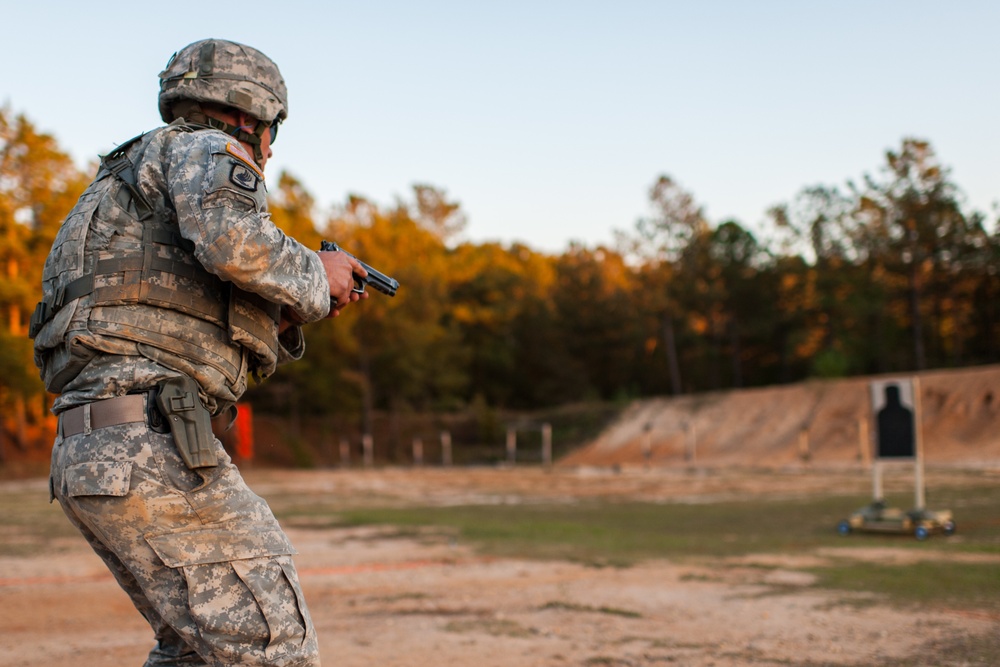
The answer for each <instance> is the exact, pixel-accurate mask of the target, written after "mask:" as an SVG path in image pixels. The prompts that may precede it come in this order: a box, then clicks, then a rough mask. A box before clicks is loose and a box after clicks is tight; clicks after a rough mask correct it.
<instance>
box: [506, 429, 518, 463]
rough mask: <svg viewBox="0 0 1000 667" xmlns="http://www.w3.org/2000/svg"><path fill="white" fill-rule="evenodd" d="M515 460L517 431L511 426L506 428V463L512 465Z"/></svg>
mask: <svg viewBox="0 0 1000 667" xmlns="http://www.w3.org/2000/svg"><path fill="white" fill-rule="evenodd" d="M516 460H517V431H515V430H514V428H513V427H512V426H509V427H507V463H509V464H511V465H514V462H515V461H516Z"/></svg>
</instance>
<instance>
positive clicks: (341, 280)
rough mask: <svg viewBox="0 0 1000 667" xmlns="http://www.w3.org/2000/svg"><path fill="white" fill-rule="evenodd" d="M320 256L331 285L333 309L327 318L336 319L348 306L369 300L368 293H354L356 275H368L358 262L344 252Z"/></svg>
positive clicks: (326, 253) (325, 253)
mask: <svg viewBox="0 0 1000 667" xmlns="http://www.w3.org/2000/svg"><path fill="white" fill-rule="evenodd" d="M318 254H319V258H320V261H322V262H323V269H324V270H325V271H326V279H327V281H328V282H329V283H330V305H331V308H330V314H329V315H328V316H327V317H336V316H338V315H340V311H341V310H343V309H344V306H346V305H347V304H349V303H352V302H354V301H357V300H358V299H362V298H364V299H367V298H368V293H367V292H366V293H364V294H358V293H357V292H355V291H354V274H357V275H359V276H361V277H362V278H363V277H365V276H367V275H368V272H367V271H366V270H365V268H364V267H363V266H361V264H360V263H359V262H358V260H356V259H355V258H354V257H351V256H350V255H348V254H347V253H343V252H324V251H320V252H319V253H318Z"/></svg>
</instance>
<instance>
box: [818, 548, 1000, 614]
mask: <svg viewBox="0 0 1000 667" xmlns="http://www.w3.org/2000/svg"><path fill="white" fill-rule="evenodd" d="M810 571H811V572H813V573H814V574H816V576H817V577H819V581H818V582H817V585H818V586H820V587H823V588H835V589H838V590H846V591H853V592H874V593H877V594H879V595H883V596H885V597H887V598H888V599H889V600H892V601H893V602H894V603H897V604H912V605H918V606H924V605H934V606H946V607H955V608H969V607H973V608H978V609H984V610H990V611H1000V564H998V563H961V564H954V563H949V562H946V561H938V560H934V561H922V562H918V563H911V564H908V565H891V566H890V565H878V564H873V563H863V564H858V563H851V564H844V565H838V566H834V567H824V568H812V569H810Z"/></svg>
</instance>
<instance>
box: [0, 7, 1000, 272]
mask: <svg viewBox="0 0 1000 667" xmlns="http://www.w3.org/2000/svg"><path fill="white" fill-rule="evenodd" d="M6 4H7V5H8V6H7V7H6V8H5V9H4V10H3V14H2V15H3V24H4V28H5V29H4V35H3V39H0V62H2V63H3V66H2V71H3V75H2V76H0V104H5V103H6V104H9V105H10V106H11V107H12V108H13V110H15V111H18V112H24V113H26V114H27V115H28V116H29V117H30V118H31V119H32V120H33V121H34V122H35V123H36V124H37V125H38V126H40V128H41V129H43V130H45V131H48V132H51V133H53V134H54V135H55V136H56V137H57V139H58V140H59V142H60V144H61V145H62V146H63V147H64V148H66V149H67V150H68V151H69V152H70V154H71V155H72V156H73V157H74V158H75V159H76V160H77V162H79V163H80V164H81V165H82V164H84V163H86V162H87V161H88V160H89V159H91V158H93V157H94V156H96V155H97V154H98V153H102V152H107V150H109V149H110V148H112V147H113V146H114V145H115V144H116V143H118V142H120V141H124V140H126V139H128V138H130V137H132V136H133V135H135V134H138V133H139V132H141V131H144V130H147V129H151V128H153V127H155V126H157V125H158V124H159V123H160V121H159V117H158V115H157V110H156V94H157V85H158V82H157V78H156V75H157V73H158V72H159V71H160V70H161V69H162V67H163V65H165V64H166V61H167V59H168V58H169V56H170V55H171V53H173V52H174V51H176V50H178V49H180V48H181V47H183V46H184V45H186V44H188V43H190V42H192V41H195V40H197V39H201V38H204V37H222V38H226V39H232V40H235V41H239V42H244V43H246V44H250V45H252V46H255V47H257V48H259V49H260V50H262V51H264V52H265V53H267V54H268V55H270V56H271V57H272V58H273V59H274V60H275V61H276V62H277V63H278V65H279V67H280V68H281V70H282V73H283V74H284V76H285V79H286V81H287V83H288V86H289V97H290V102H289V107H290V118H289V121H288V122H287V123H286V124H285V125H283V126H282V128H281V134H280V137H279V139H278V141H277V142H276V145H275V147H274V149H275V156H274V158H273V160H272V162H271V163H269V164H268V173H269V175H270V176H271V177H276V176H277V174H278V172H279V171H280V170H281V169H287V170H288V171H290V172H291V173H293V174H294V175H295V176H297V177H298V178H300V179H301V180H302V181H303V182H304V183H305V185H306V187H307V188H308V189H309V191H310V192H312V193H313V194H314V195H315V196H316V198H317V200H318V201H319V203H320V204H321V205H322V206H323V207H329V206H330V205H332V204H335V203H340V202H343V201H344V200H345V198H346V196H347V194H348V193H357V194H361V195H365V196H367V197H369V198H371V199H373V200H374V201H376V202H378V203H379V204H383V205H388V204H391V203H392V202H393V201H394V200H395V198H396V197H398V196H402V197H405V198H409V197H410V186H411V185H412V184H413V183H429V184H432V185H435V186H437V187H440V188H443V189H445V190H446V191H447V192H448V195H449V196H450V197H451V198H453V199H456V200H458V201H459V202H461V204H462V207H463V209H464V210H465V212H466V214H467V215H468V218H469V224H468V226H467V228H466V235H465V236H466V238H469V239H471V240H473V241H477V242H482V241H486V240H500V241H503V242H505V243H506V242H511V241H513V240H520V241H523V242H525V243H527V244H528V245H529V246H531V247H533V248H535V249H538V250H543V251H552V252H561V251H562V250H564V249H565V247H566V245H567V243H568V242H569V241H570V240H577V241H581V242H583V243H585V244H587V245H589V246H594V245H597V244H599V243H610V242H611V241H612V239H613V230H615V229H619V230H628V229H631V228H632V227H633V225H634V223H635V220H636V219H637V218H638V217H640V216H642V215H644V214H646V213H647V212H648V207H647V191H648V188H649V186H650V185H651V184H652V182H653V181H654V180H655V179H656V177H657V176H658V175H659V174H661V173H666V174H669V175H671V176H672V177H673V178H674V179H675V180H677V181H678V182H679V183H680V184H681V185H682V186H683V187H685V188H686V189H688V190H689V191H691V192H692V193H693V194H694V196H695V197H696V199H697V200H698V201H699V202H700V203H702V204H703V205H704V206H705V210H706V212H707V214H708V216H709V219H710V220H712V221H713V222H720V221H722V220H724V219H727V218H736V219H738V220H739V221H740V222H741V223H743V224H744V225H746V226H748V227H749V228H750V229H751V230H757V229H759V223H760V222H761V220H762V219H763V218H764V215H765V211H766V210H767V208H768V207H770V206H771V205H774V204H777V203H780V202H787V201H789V200H791V199H792V198H793V197H794V196H795V194H796V193H797V192H798V191H799V190H800V189H801V188H803V187H804V186H807V185H815V184H826V185H838V186H840V185H843V184H844V183H845V182H846V181H847V180H848V179H855V180H856V179H859V178H860V177H861V175H862V174H864V173H866V172H867V173H877V172H878V170H879V169H880V168H881V167H882V165H883V163H884V157H883V156H884V152H885V150H886V149H892V148H896V147H898V146H899V145H900V142H901V140H902V138H903V137H907V136H915V137H918V138H923V139H928V140H930V141H931V143H932V145H933V146H934V148H935V149H936V150H937V152H938V154H939V156H940V157H941V159H942V161H943V162H944V164H945V165H947V166H949V167H951V169H952V176H953V179H954V180H955V181H956V182H957V183H958V185H959V186H960V187H961V188H962V190H963V192H964V193H965V195H966V196H967V201H968V207H967V208H968V209H970V210H971V209H976V210H980V211H982V212H984V213H986V214H988V216H989V219H990V220H991V221H993V220H995V219H996V213H995V211H994V208H993V207H994V203H995V202H996V201H997V200H1000V129H998V127H997V116H998V115H1000V85H998V83H1000V82H998V80H997V79H998V76H997V73H996V72H997V67H998V65H1000V39H998V38H997V30H998V27H1000V2H994V1H987V0H975V1H966V2H963V1H960V0H959V1H956V2H927V1H924V0H912V1H909V2H902V1H895V0H891V1H889V0H887V1H878V0H868V1H866V2H862V1H855V0H847V1H844V2H808V1H806V0H801V1H796V2H792V1H769V0H760V1H758V2H735V1H730V2H724V1H721V0H718V1H704V2H691V1H689V2H669V1H662V2H652V1H639V0H634V1H630V0H616V1H615V2H590V1H579V0H578V1H576V2H568V1H551V2H546V1H544V0H535V1H534V2H524V1H521V0H507V1H506V2H502V3H501V2H469V1H468V0H466V1H464V2H460V1H452V0H430V1H426V2H401V1H391V0H369V1H366V2H352V3H347V2H340V1H336V0H333V1H327V2H323V3H320V2H302V1H299V0H283V1H281V2H269V3H262V2H257V1H255V0H249V1H244V2H240V3H235V4H233V5H231V6H229V8H228V9H226V10H225V11H222V10H221V9H220V8H221V7H223V6H224V5H221V4H216V3H205V4H204V5H202V7H203V9H200V10H196V9H191V7H192V5H190V4H186V5H185V4H182V3H178V4H170V3H156V4H153V3H144V2H137V1H132V2H108V1H100V0H95V1H92V2H87V3H81V2H76V1H74V2H44V1H41V0H38V1H36V2H34V3H22V2H18V3H12V2H9V3H6ZM157 5H159V6H160V7H163V8H164V9H157V8H156V7H157Z"/></svg>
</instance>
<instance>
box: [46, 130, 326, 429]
mask: <svg viewBox="0 0 1000 667" xmlns="http://www.w3.org/2000/svg"><path fill="white" fill-rule="evenodd" d="M133 151H134V154H133V155H131V157H132V158H133V162H137V168H136V176H137V181H138V185H139V187H140V188H141V190H142V192H143V193H144V195H145V196H146V198H147V199H148V201H149V202H150V203H151V205H152V208H153V217H152V220H146V221H140V220H139V219H138V216H137V214H136V212H135V209H134V206H132V205H129V204H128V200H127V198H123V197H122V192H123V189H124V188H123V186H122V184H121V182H120V181H119V180H118V179H116V178H114V177H111V176H110V175H107V172H104V175H103V176H102V175H99V176H98V178H97V179H96V180H95V182H94V183H93V184H91V186H90V187H89V188H88V189H87V190H86V191H85V192H84V194H83V195H82V196H81V198H80V200H79V202H78V203H77V206H76V207H75V208H74V209H73V211H71V213H70V215H69V217H68V218H67V219H66V221H65V222H64V224H63V226H62V228H61V229H60V230H59V233H58V235H57V237H56V241H55V243H54V244H53V249H52V251H51V253H50V254H49V257H48V259H47V261H46V265H45V270H44V274H43V292H44V298H45V300H47V301H49V302H52V301H55V300H56V295H57V294H59V292H60V290H61V289H63V288H64V286H65V285H66V284H68V283H69V282H70V281H71V280H73V279H74V278H78V277H79V276H80V275H83V274H86V273H88V272H95V271H96V277H95V280H94V286H95V291H94V293H93V294H90V295H86V296H84V297H82V298H79V299H76V300H74V301H71V302H70V303H68V304H65V305H64V306H63V307H62V308H61V309H60V310H59V311H58V312H57V313H56V315H55V317H54V318H53V319H52V320H51V321H49V322H48V323H47V324H46V325H45V326H44V327H43V328H42V329H41V331H40V332H39V334H38V335H37V336H36V337H35V359H36V363H37V364H38V365H39V367H40V368H41V371H42V377H43V379H44V380H45V382H46V386H47V388H48V389H49V390H50V391H52V392H61V396H60V397H59V398H58V399H57V401H56V404H55V406H54V409H55V411H56V412H60V411H62V410H64V409H66V408H69V407H72V406H73V405H78V404H81V403H86V402H90V401H93V400H99V399H103V398H109V397H112V396H116V395H121V394H122V393H125V392H127V391H128V390H130V389H141V388H149V387H151V386H153V385H154V384H156V382H158V381H159V380H160V379H163V378H165V377H170V376H173V375H177V374H178V373H183V374H186V375H190V376H192V377H194V378H195V379H196V380H198V382H199V384H200V386H201V389H202V391H203V396H202V398H203V400H205V403H206V406H207V407H208V408H209V410H210V411H211V412H212V413H213V414H214V413H217V412H219V411H221V410H222V409H224V408H225V406H227V405H230V404H232V403H234V402H235V401H236V400H237V399H238V398H239V397H240V396H241V395H242V394H243V392H244V391H245V390H246V385H247V374H248V373H249V372H255V373H257V374H258V375H260V376H262V377H266V376H267V375H269V374H271V373H272V372H273V371H274V368H275V366H276V365H277V364H279V363H284V362H287V361H290V360H293V359H297V358H300V357H301V356H302V353H303V351H304V343H303V339H302V336H301V330H300V329H299V328H297V327H292V328H290V329H288V330H287V331H286V332H285V334H284V335H283V336H282V338H281V340H279V339H278V337H277V323H276V322H275V321H274V320H273V319H271V318H270V317H267V316H265V315H264V313H265V312H266V311H265V309H266V308H267V307H268V306H269V305H273V306H274V308H275V310H277V308H278V307H286V308H288V309H290V310H291V311H292V312H293V313H294V314H295V316H296V317H297V318H298V319H299V320H301V321H302V322H311V321H315V320H318V319H321V318H322V317H324V316H326V315H327V314H328V312H329V310H330V295H329V285H328V284H327V280H326V274H325V272H324V271H323V267H322V264H321V262H320V260H319V257H318V255H317V254H316V253H315V252H313V251H312V250H310V249H308V248H305V247H304V246H302V245H301V244H300V243H298V242H297V241H295V240H294V239H291V238H290V237H288V236H286V235H285V234H284V233H283V232H282V231H281V230H279V229H278V228H277V227H276V226H275V225H274V224H273V223H272V222H271V220H270V214H269V213H268V212H267V201H266V188H265V187H264V180H263V174H261V173H260V172H259V171H258V170H257V168H256V165H255V164H254V163H253V161H252V159H251V158H250V157H249V156H248V155H246V153H245V152H244V151H243V149H242V148H241V147H240V146H239V144H238V143H237V142H235V141H234V140H233V139H232V138H231V137H228V136H227V135H225V134H224V133H222V132H220V131H217V130H210V129H202V130H198V131H191V128H190V127H187V126H185V125H183V124H181V123H175V124H172V125H170V126H167V127H166V128H161V129H160V130H156V131H154V132H153V133H151V134H150V135H149V136H147V137H146V138H145V139H144V141H143V142H140V144H138V145H137V146H136V147H134V148H133V149H130V153H133ZM140 153H141V155H140ZM123 201H125V202H126V203H125V204H124V205H123V203H122V202H123ZM151 229H162V230H167V231H168V232H169V233H173V234H174V235H175V236H176V237H177V240H178V241H177V242H179V243H180V245H174V246H171V245H164V244H155V243H152V242H151V241H150V236H149V235H150V230H151ZM149 253H156V259H157V260H158V261H159V262H161V264H165V265H168V266H171V267H179V268H172V269H171V270H168V271H164V272H161V273H158V274H155V275H154V276H153V277H152V278H150V277H149V276H146V275H144V274H142V273H141V272H140V271H136V270H131V271H130V270H129V269H130V268H131V269H134V268H135V267H127V266H126V267H124V268H123V269H122V270H120V271H113V270H108V271H105V272H101V271H100V270H99V269H100V267H101V266H102V265H105V264H107V265H110V266H112V267H114V268H115V269H118V268H122V267H120V266H118V265H116V264H114V263H115V262H116V261H117V262H121V261H122V257H123V256H135V257H141V256H143V255H146V254H149ZM171 271H174V272H173V273H171ZM139 283H144V284H143V285H141V289H142V290H143V292H142V294H143V296H141V297H139V298H138V299H136V298H134V293H130V295H129V296H128V297H127V298H125V297H121V298H116V296H115V295H117V294H118V292H116V291H115V290H124V289H125V287H124V286H126V285H129V284H131V285H132V286H133V287H134V289H140V285H139ZM156 294H159V295H160V296H159V297H157V296H156ZM101 295H105V296H104V297H101ZM107 295H111V296H107ZM231 295H232V296H231ZM102 299H103V300H102ZM158 299H159V300H158ZM206 299H208V300H213V299H214V302H215V303H216V304H217V307H218V309H217V312H211V311H213V310H215V308H210V307H207V306H205V305H204V304H205V300H206ZM185 300H190V301H192V303H193V305H192V306H191V307H184V305H183V303H184V301H185ZM199 300H200V301H199ZM275 314H276V312H275V313H272V317H273V316H274V315H275ZM109 355H110V356H109ZM149 362H152V363H149ZM109 365H110V367H109ZM132 365H135V366H136V369H135V371H136V373H137V374H138V375H141V376H142V380H141V383H140V381H139V380H138V379H136V380H133V379H132V378H130V377H128V376H129V375H131V373H130V372H129V371H128V368H129V367H131V366H132ZM122 366H124V367H125V368H123V367H122ZM157 368H159V371H158V370H157ZM157 375H159V376H158V377H157ZM108 378H116V379H117V381H116V382H110V383H109V381H108ZM123 378H124V379H123Z"/></svg>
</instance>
